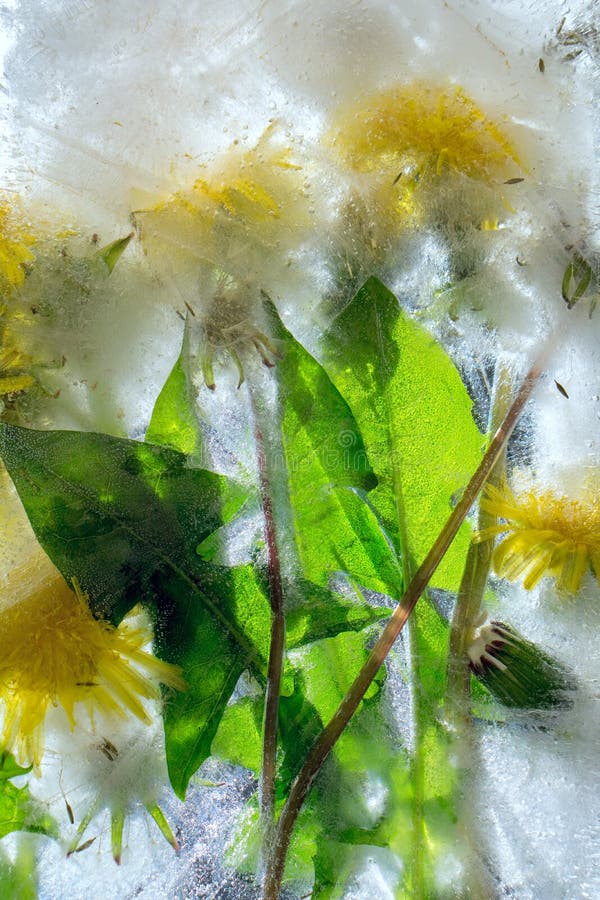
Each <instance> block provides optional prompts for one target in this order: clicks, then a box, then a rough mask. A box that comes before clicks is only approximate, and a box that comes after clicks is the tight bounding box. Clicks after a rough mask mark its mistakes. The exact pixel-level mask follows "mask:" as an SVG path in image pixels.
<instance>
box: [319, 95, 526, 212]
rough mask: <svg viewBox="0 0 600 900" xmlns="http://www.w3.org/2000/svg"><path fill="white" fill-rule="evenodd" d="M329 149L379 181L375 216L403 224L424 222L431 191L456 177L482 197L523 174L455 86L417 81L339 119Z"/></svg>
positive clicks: (491, 125)
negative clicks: (405, 220) (390, 217)
mask: <svg viewBox="0 0 600 900" xmlns="http://www.w3.org/2000/svg"><path fill="white" fill-rule="evenodd" d="M332 143H333V144H334V146H335V147H336V149H337V151H338V153H339V155H340V156H341V158H342V160H343V161H344V162H345V163H346V165H348V166H349V167H350V169H351V170H353V171H355V172H357V173H374V174H375V175H376V176H381V179H382V182H381V184H380V189H379V190H378V191H377V196H376V197H375V198H374V199H375V201H376V202H377V203H378V204H379V207H380V209H381V210H383V211H387V212H393V213H395V214H396V215H401V216H403V217H408V218H409V219H414V218H415V217H416V218H417V219H418V218H419V216H420V214H422V212H423V210H422V206H423V205H426V198H427V197H428V196H429V197H430V198H431V192H430V191H429V190H428V189H429V188H431V187H432V186H433V187H436V188H440V187H441V186H442V185H443V186H444V187H447V186H448V181H449V179H452V178H456V176H459V178H460V180H462V181H465V180H472V181H474V182H476V183H477V184H478V185H479V191H481V188H482V187H483V186H495V184H496V183H498V182H501V181H502V180H504V179H506V178H508V177H509V176H510V175H511V174H512V175H514V174H515V170H516V171H517V173H518V172H519V171H520V170H521V162H520V159H519V157H518V155H517V151H516V149H515V148H514V147H513V145H512V143H511V142H510V140H509V138H508V137H507V136H506V135H505V134H504V132H503V130H502V127H501V125H499V124H498V123H496V122H495V121H493V120H492V119H490V118H488V116H486V114H485V113H484V112H483V111H482V110H481V109H480V108H479V106H478V105H477V104H476V103H475V101H474V100H472V99H471V98H470V97H469V96H468V95H467V94H466V93H465V91H464V90H463V88H461V87H460V86H453V85H446V86H440V85H436V84H433V83H428V82H424V81H415V82H411V83H408V84H402V85H398V86H395V87H392V88H388V89H386V90H384V91H381V92H379V93H376V94H373V95H370V96H368V97H367V98H366V99H365V100H364V101H363V102H362V104H361V105H360V106H359V107H356V106H354V107H352V108H350V109H347V110H345V111H344V112H343V113H342V114H341V116H340V117H339V119H338V121H337V122H336V124H335V127H334V129H333V132H332ZM481 225H482V227H486V223H484V222H482V223H481ZM488 227H490V226H489V225H488Z"/></svg>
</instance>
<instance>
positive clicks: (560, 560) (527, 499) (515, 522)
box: [476, 484, 600, 594]
mask: <svg viewBox="0 0 600 900" xmlns="http://www.w3.org/2000/svg"><path fill="white" fill-rule="evenodd" d="M481 506H482V508H483V509H484V510H485V511H486V512H488V513H490V514H491V515H493V516H496V517H498V518H501V519H503V520H504V521H503V522H500V523H498V524H497V525H493V526H491V527H490V528H486V529H485V530H484V531H481V532H479V533H478V535H477V536H476V540H478V541H484V540H488V539H490V538H493V537H495V536H496V535H503V537H502V540H501V541H500V542H499V544H498V545H497V547H496V548H495V550H494V555H493V564H494V570H495V571H496V573H497V574H498V575H500V576H501V577H503V578H508V579H509V580H510V581H514V580H515V579H517V578H519V577H521V576H523V585H524V587H525V588H526V589H527V590H530V589H531V588H533V587H535V585H536V584H537V583H538V582H539V581H540V580H541V579H542V578H543V577H544V576H548V575H549V576H552V577H554V578H555V579H556V584H557V587H558V590H559V591H560V592H561V593H564V594H575V593H576V592H577V591H578V590H579V588H580V587H581V583H582V581H583V577H584V575H585V574H586V572H587V571H588V569H589V568H590V566H591V568H592V569H593V571H594V574H595V575H596V578H597V580H598V583H599V584H600V499H599V498H598V496H597V495H596V494H593V493H592V492H591V491H590V492H588V493H587V494H586V495H585V496H584V497H582V498H580V499H577V498H569V497H565V496H560V495H559V494H556V493H554V492H553V491H551V490H545V491H537V490H534V489H529V490H526V491H524V492H523V493H520V494H519V495H518V496H515V494H514V493H513V492H512V490H511V489H510V487H509V486H508V485H506V484H505V485H504V486H503V487H502V488H501V489H498V488H496V487H493V486H492V485H488V487H487V488H486V494H485V496H484V497H483V498H482V501H481Z"/></svg>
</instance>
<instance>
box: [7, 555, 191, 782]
mask: <svg viewBox="0 0 600 900" xmlns="http://www.w3.org/2000/svg"><path fill="white" fill-rule="evenodd" d="M48 565H49V566H50V564H48ZM52 569H53V567H52ZM26 574H27V569H25V570H24V571H21V572H19V573H17V577H18V578H23V577H26ZM73 584H74V590H71V588H70V587H69V586H68V584H67V583H66V582H65V581H64V579H63V578H62V577H61V576H60V574H59V573H58V572H57V571H56V570H53V571H50V570H48V571H47V572H46V578H45V579H44V580H43V582H42V583H41V584H40V583H39V579H38V585H37V586H36V587H35V589H34V590H33V591H32V592H31V593H30V594H29V595H28V596H27V597H26V598H25V599H21V600H20V601H17V602H15V603H12V604H11V605H9V606H5V607H4V608H0V633H1V634H2V647H3V650H2V657H1V658H0V700H1V701H2V704H3V706H4V725H3V730H2V734H1V740H2V743H3V745H4V746H5V747H6V748H7V749H9V750H10V751H11V752H14V753H15V755H16V756H17V757H18V759H19V760H20V761H21V762H22V763H29V762H33V763H34V765H35V766H39V764H40V762H41V759H42V755H43V749H44V720H45V717H46V713H47V712H48V710H49V708H50V707H52V706H61V707H62V708H63V709H64V711H65V712H66V714H67V717H68V719H69V722H70V724H71V728H73V727H74V726H75V724H76V717H75V716H76V713H75V708H76V706H77V705H83V707H84V709H86V710H87V713H88V714H89V716H90V719H91V720H92V722H93V720H94V715H95V713H101V714H104V715H108V714H114V715H117V716H120V717H123V716H125V715H126V714H128V713H131V714H133V715H134V716H136V717H137V718H138V719H140V720H142V721H143V722H145V723H149V721H150V719H149V717H148V714H147V712H146V710H145V708H144V705H143V702H142V701H143V699H148V698H158V697H159V695H160V692H159V688H158V682H162V683H163V684H166V685H168V686H170V687H174V688H177V689H183V688H184V683H183V681H182V679H181V676H180V673H179V670H178V669H177V667H175V666H171V665H169V664H168V663H165V662H162V661H160V660H158V659H156V658H155V657H154V656H152V654H150V653H148V652H146V651H145V650H144V649H143V647H144V645H145V644H147V642H148V640H149V638H150V635H149V633H148V631H147V630H146V629H145V628H134V627H131V625H130V624H128V623H127V621H125V622H123V623H122V624H121V625H120V626H119V627H118V628H115V627H113V626H112V625H110V624H109V623H107V622H102V621H99V620H98V619H95V618H94V616H93V615H92V613H91V611H90V608H89V606H88V603H87V596H86V595H85V594H84V593H82V591H81V589H80V588H79V585H78V584H77V582H76V581H74V582H73Z"/></svg>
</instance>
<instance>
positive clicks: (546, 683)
mask: <svg viewBox="0 0 600 900" xmlns="http://www.w3.org/2000/svg"><path fill="white" fill-rule="evenodd" d="M467 652H468V656H469V665H470V668H471V670H472V672H473V674H474V675H475V676H476V678H478V679H479V681H481V682H482V684H484V685H485V686H486V687H487V688H488V690H489V691H490V692H491V694H492V695H493V696H494V697H495V698H496V700H499V701H500V703H503V704H504V705H505V706H511V707H515V708H519V709H554V708H557V707H566V706H569V705H570V704H571V702H572V700H571V697H570V692H572V691H573V690H575V688H576V687H577V683H576V680H575V678H574V676H573V675H572V673H571V672H569V671H568V669H566V668H565V666H563V665H562V663H560V662H559V661H558V660H556V659H554V658H553V657H551V656H549V655H548V654H547V653H544V652H543V651H542V650H540V648H539V647H536V645H535V644H533V643H532V642H531V641H528V640H527V639H526V638H524V637H523V636H522V635H520V634H519V633H518V632H517V631H515V629H514V628H511V627H510V625H505V624H504V623H503V622H494V621H491V622H488V621H486V620H485V613H484V614H483V615H482V617H481V620H480V622H479V623H478V624H477V625H476V627H475V628H474V630H473V634H472V636H471V641H470V645H469V647H468V651H467Z"/></svg>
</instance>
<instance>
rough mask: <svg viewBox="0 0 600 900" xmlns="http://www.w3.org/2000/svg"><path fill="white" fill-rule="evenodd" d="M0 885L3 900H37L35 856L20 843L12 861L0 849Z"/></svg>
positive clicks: (27, 844) (23, 843)
mask: <svg viewBox="0 0 600 900" xmlns="http://www.w3.org/2000/svg"><path fill="white" fill-rule="evenodd" d="M0 885H2V897H3V898H4V900H37V896H38V891H37V877H36V867H35V854H34V851H33V847H32V846H30V844H29V843H25V842H24V841H21V842H20V843H19V845H18V847H17V852H16V855H15V858H14V860H11V858H10V856H9V855H8V853H7V852H6V851H5V850H3V849H2V847H0Z"/></svg>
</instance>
